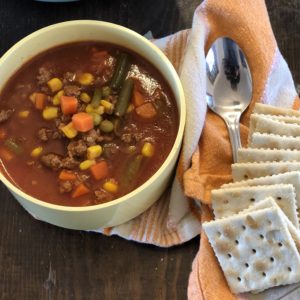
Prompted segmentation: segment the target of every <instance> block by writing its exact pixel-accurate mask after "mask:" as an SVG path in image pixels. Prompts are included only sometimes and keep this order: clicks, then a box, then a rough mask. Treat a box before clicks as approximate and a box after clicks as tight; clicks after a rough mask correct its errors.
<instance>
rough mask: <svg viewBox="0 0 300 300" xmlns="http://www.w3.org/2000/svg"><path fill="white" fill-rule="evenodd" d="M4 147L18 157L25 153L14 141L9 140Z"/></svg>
mask: <svg viewBox="0 0 300 300" xmlns="http://www.w3.org/2000/svg"><path fill="white" fill-rule="evenodd" d="M4 145H5V146H6V147H7V148H8V149H9V150H11V151H12V152H14V153H15V154H17V155H20V154H21V153H22V152H23V148H22V147H21V146H20V145H19V144H18V143H17V142H16V141H15V140H14V139H13V138H9V139H7V140H6V141H5V142H4Z"/></svg>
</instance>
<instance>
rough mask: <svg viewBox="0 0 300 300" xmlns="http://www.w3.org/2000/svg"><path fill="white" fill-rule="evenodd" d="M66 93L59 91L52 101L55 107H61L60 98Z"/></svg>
mask: <svg viewBox="0 0 300 300" xmlns="http://www.w3.org/2000/svg"><path fill="white" fill-rule="evenodd" d="M63 94H64V91H59V92H58V93H57V94H55V96H54V97H53V99H52V103H53V105H56V106H57V105H59V104H60V97H61V96H63Z"/></svg>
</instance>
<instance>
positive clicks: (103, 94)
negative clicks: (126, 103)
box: [102, 86, 111, 98]
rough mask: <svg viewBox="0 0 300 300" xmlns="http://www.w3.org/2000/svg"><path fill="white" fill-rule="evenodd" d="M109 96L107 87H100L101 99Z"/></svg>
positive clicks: (109, 91) (109, 90)
mask: <svg viewBox="0 0 300 300" xmlns="http://www.w3.org/2000/svg"><path fill="white" fill-rule="evenodd" d="M110 94H111V89H110V87H109V86H104V87H102V97H104V98H106V97H108V96H109V95H110Z"/></svg>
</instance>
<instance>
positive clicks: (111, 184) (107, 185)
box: [103, 179, 119, 194]
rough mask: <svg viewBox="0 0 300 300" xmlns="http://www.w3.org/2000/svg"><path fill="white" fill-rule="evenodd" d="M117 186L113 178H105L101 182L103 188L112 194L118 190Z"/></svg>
mask: <svg viewBox="0 0 300 300" xmlns="http://www.w3.org/2000/svg"><path fill="white" fill-rule="evenodd" d="M118 188H119V186H118V183H117V182H116V181H114V180H113V179H110V180H107V181H105V182H104V184H103V189H104V190H106V191H107V192H109V193H112V194H114V193H116V192H117V191H118Z"/></svg>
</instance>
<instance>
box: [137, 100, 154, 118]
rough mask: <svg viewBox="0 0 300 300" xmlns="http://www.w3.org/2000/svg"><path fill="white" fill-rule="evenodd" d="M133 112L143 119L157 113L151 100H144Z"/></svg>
mask: <svg viewBox="0 0 300 300" xmlns="http://www.w3.org/2000/svg"><path fill="white" fill-rule="evenodd" d="M135 112H136V113H137V115H138V116H140V117H141V118H143V119H152V118H154V117H155V116H156V115H157V112H156V109H155V107H154V106H153V104H152V103H151V102H146V103H144V104H142V105H141V106H139V107H137V108H136V109H135Z"/></svg>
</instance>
